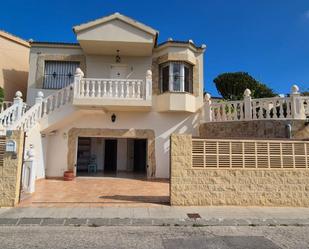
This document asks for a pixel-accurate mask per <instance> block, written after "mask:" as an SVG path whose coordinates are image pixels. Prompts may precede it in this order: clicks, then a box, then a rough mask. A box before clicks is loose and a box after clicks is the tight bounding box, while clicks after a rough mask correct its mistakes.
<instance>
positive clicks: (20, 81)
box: [0, 30, 30, 101]
mask: <svg viewBox="0 0 309 249" xmlns="http://www.w3.org/2000/svg"><path fill="white" fill-rule="evenodd" d="M29 48H30V45H29V43H28V42H26V41H24V40H22V39H20V38H18V37H16V36H14V35H11V34H9V33H6V32H4V31H1V30H0V86H1V87H2V88H4V98H5V100H9V101H11V100H12V99H13V98H14V96H15V93H16V91H21V92H22V93H23V95H24V96H25V97H26V93H27V79H28V71H29V50H30V49H29Z"/></svg>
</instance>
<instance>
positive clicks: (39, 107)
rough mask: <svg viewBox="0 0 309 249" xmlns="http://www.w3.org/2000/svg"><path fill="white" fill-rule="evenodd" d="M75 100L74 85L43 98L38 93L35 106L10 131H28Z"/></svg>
mask: <svg viewBox="0 0 309 249" xmlns="http://www.w3.org/2000/svg"><path fill="white" fill-rule="evenodd" d="M72 98H73V84H71V85H69V86H67V87H65V88H62V89H61V90H59V91H57V92H55V93H54V94H52V95H50V96H48V97H46V98H43V93H42V92H38V96H37V98H36V99H35V104H34V105H33V106H32V107H31V108H30V109H29V110H28V111H27V112H26V113H25V114H24V115H23V116H22V117H21V118H20V119H19V120H16V122H14V123H12V124H11V126H10V127H9V128H10V129H12V130H14V129H22V130H24V131H28V130H29V129H31V128H32V127H33V126H34V125H35V124H36V123H37V122H38V121H39V120H40V119H41V118H43V117H45V116H46V115H49V114H51V113H52V112H54V111H55V110H57V109H59V108H61V107H62V106H64V105H66V104H68V103H71V102H72Z"/></svg>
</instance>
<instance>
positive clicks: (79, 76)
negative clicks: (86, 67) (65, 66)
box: [73, 67, 84, 97]
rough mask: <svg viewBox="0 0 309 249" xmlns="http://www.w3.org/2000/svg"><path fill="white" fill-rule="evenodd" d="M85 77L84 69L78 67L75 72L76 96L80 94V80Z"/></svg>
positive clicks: (74, 85)
mask: <svg viewBox="0 0 309 249" xmlns="http://www.w3.org/2000/svg"><path fill="white" fill-rule="evenodd" d="M83 77H84V73H83V71H82V70H81V69H80V68H79V67H78V68H76V71H75V74H74V84H73V88H74V91H73V92H74V97H79V96H80V91H81V89H80V81H81V79H82V78H83Z"/></svg>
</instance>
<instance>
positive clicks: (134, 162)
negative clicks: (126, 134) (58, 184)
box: [76, 137, 147, 178]
mask: <svg viewBox="0 0 309 249" xmlns="http://www.w3.org/2000/svg"><path fill="white" fill-rule="evenodd" d="M76 167H77V169H76V174H77V176H119V177H128V178H145V177H146V176H147V139H132V138H104V137H79V138H78V148H77V164H76Z"/></svg>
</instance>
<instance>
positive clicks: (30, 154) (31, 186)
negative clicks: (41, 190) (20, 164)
mask: <svg viewBox="0 0 309 249" xmlns="http://www.w3.org/2000/svg"><path fill="white" fill-rule="evenodd" d="M26 155H27V158H26V160H25V170H29V174H26V172H24V174H23V186H25V187H26V189H27V192H28V193H34V192H35V179H36V160H35V151H34V148H33V145H32V144H31V145H30V148H29V149H28V151H27V154H26ZM27 176H29V178H28V179H27V178H26V177H27Z"/></svg>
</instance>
